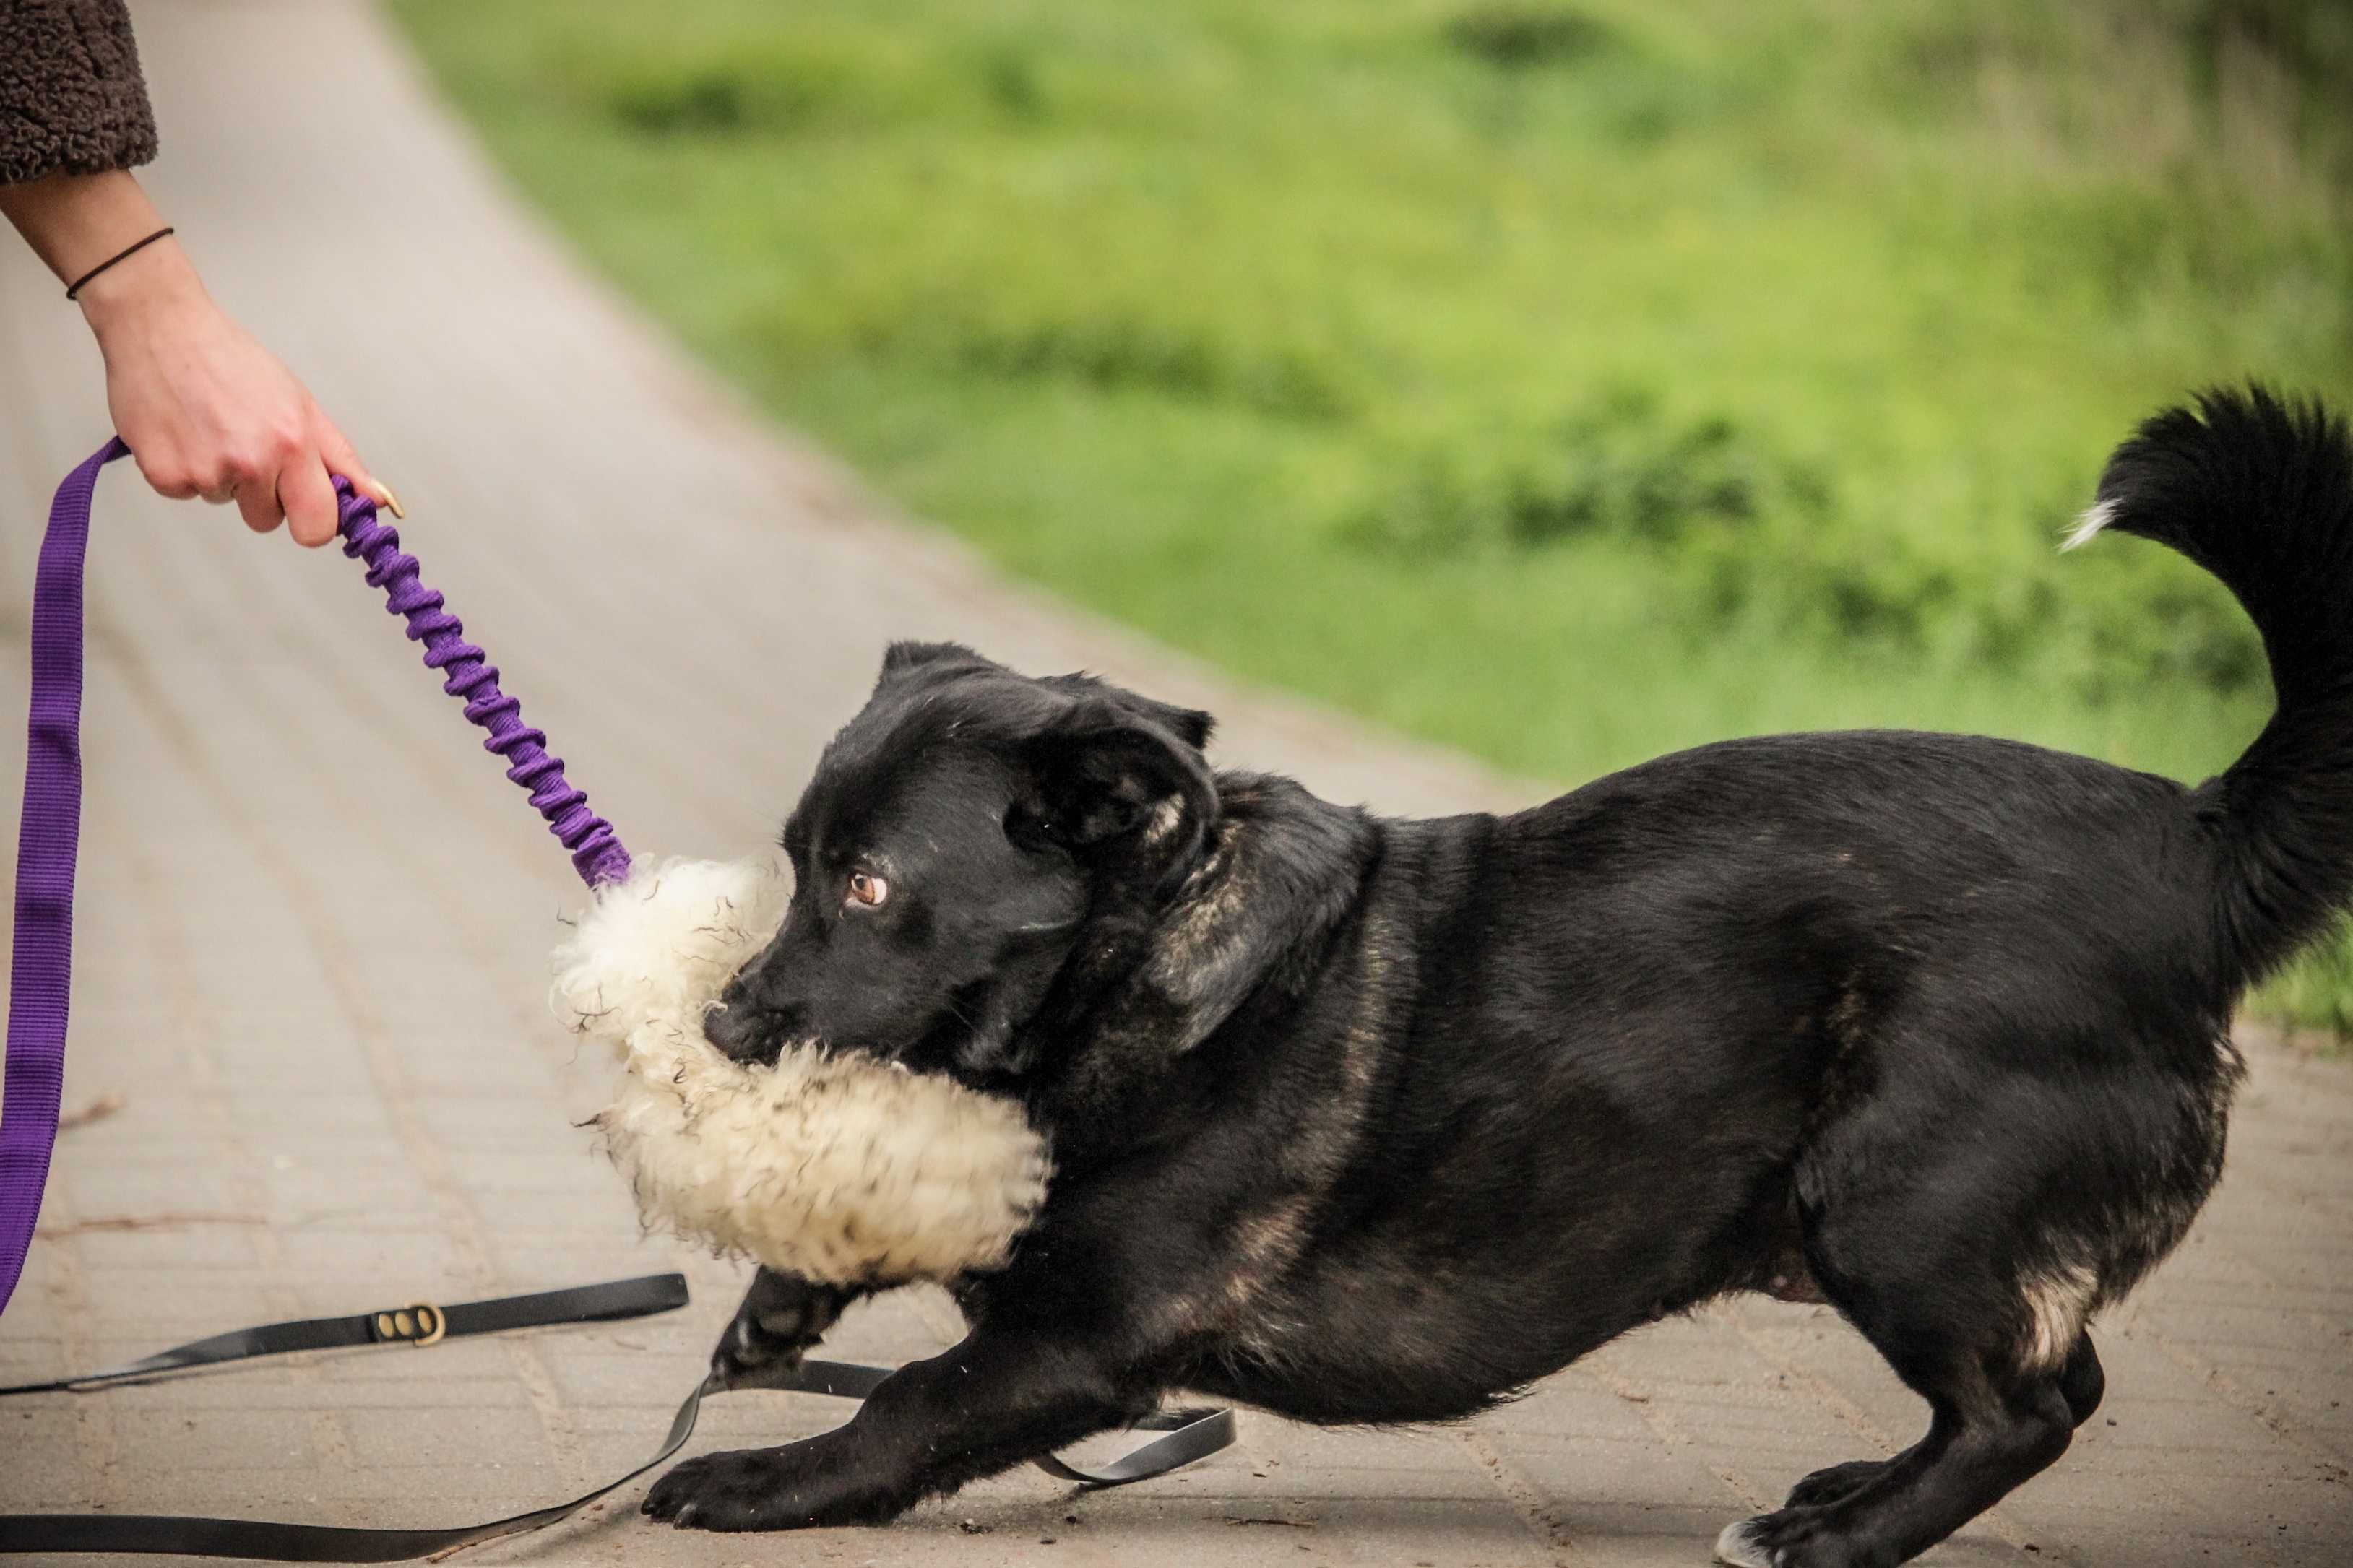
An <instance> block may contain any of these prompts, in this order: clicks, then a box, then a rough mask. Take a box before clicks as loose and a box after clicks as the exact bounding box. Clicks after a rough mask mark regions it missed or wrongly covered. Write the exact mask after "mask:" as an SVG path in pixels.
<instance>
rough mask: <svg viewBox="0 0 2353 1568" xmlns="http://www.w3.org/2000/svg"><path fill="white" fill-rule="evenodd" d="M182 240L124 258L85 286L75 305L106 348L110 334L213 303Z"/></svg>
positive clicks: (160, 243)
mask: <svg viewBox="0 0 2353 1568" xmlns="http://www.w3.org/2000/svg"><path fill="white" fill-rule="evenodd" d="M209 300H210V296H208V295H206V292H205V286H204V281H203V279H200V278H198V277H197V276H196V269H195V266H194V265H193V264H192V263H190V261H189V260H188V258H187V255H186V253H185V252H184V251H182V250H181V249H180V246H179V241H178V240H176V239H174V238H172V237H164V238H163V239H159V240H157V241H155V243H153V245H149V246H146V247H143V248H142V249H141V250H139V251H138V252H136V253H135V254H133V255H130V256H126V257H124V258H122V259H121V260H120V261H118V262H116V263H115V264H114V265H112V266H111V267H109V268H106V270H104V271H103V272H100V274H99V275H98V276H97V277H95V278H92V279H90V280H89V281H88V282H87V283H84V284H83V285H82V286H81V289H80V292H79V295H78V296H77V297H76V300H75V303H77V304H79V306H80V307H81V313H82V319H83V320H84V321H88V322H89V323H90V331H92V332H94V333H96V334H97V335H98V338H99V341H100V343H101V344H103V343H104V342H105V341H106V339H107V337H108V335H109V334H110V333H111V332H115V331H120V330H121V328H122V327H123V326H125V325H126V324H127V323H130V322H132V321H138V320H140V319H142V318H145V317H151V316H153V315H154V314H156V313H158V312H164V311H171V310H184V309H186V308H188V307H190V306H192V305H201V304H206V303H209Z"/></svg>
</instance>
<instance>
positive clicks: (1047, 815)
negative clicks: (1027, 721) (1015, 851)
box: [1006, 696, 1218, 897]
mask: <svg viewBox="0 0 2353 1568" xmlns="http://www.w3.org/2000/svg"><path fill="white" fill-rule="evenodd" d="M1152 707H1153V708H1155V709H1160V708H1165V707H1166V705H1165V704H1159V703H1154V704H1152ZM1166 711H1167V712H1168V713H1169V714H1171V715H1173V716H1176V717H1175V719H1174V721H1173V722H1164V721H1162V720H1161V719H1160V718H1159V717H1158V716H1156V715H1155V714H1153V713H1149V712H1146V711H1144V710H1138V709H1137V708H1134V707H1131V706H1129V705H1127V704H1124V703H1122V702H1119V701H1116V700H1113V699H1111V698H1110V697H1108V696H1099V697H1098V696H1091V697H1085V698H1082V699H1080V700H1078V701H1076V702H1073V703H1071V705H1070V706H1069V707H1068V708H1066V709H1063V710H1060V712H1058V713H1056V714H1054V715H1052V716H1051V717H1050V718H1048V719H1047V720H1045V721H1043V722H1042V723H1041V724H1040V726H1039V728H1038V730H1037V731H1035V732H1034V733H1033V734H1031V735H1030V736H1029V737H1028V738H1027V739H1026V740H1025V741H1024V742H1023V744H1022V748H1021V752H1022V758H1023V761H1024V763H1026V771H1027V772H1028V773H1029V780H1030V783H1031V786H1032V787H1031V790H1030V792H1029V794H1028V795H1027V796H1025V798H1023V799H1021V800H1018V801H1017V802H1016V803H1015V805H1014V807H1013V810H1012V813H1011V814H1010V815H1008V817H1007V819H1006V831H1007V832H1008V834H1010V835H1012V836H1013V837H1014V838H1015V839H1016V840H1017V841H1020V840H1023V839H1029V840H1031V841H1042V842H1050V843H1053V844H1058V845H1060V846H1061V847H1065V848H1068V849H1071V850H1073V851H1076V852H1079V853H1082V854H1086V855H1089V856H1090V857H1093V858H1114V857H1115V858H1120V859H1124V860H1127V861H1129V862H1130V863H1132V864H1134V865H1136V866H1137V867H1139V868H1146V867H1148V868H1150V869H1151V870H1152V871H1153V873H1154V874H1155V879H1156V888H1155V891H1156V893H1157V895H1158V896H1161V897H1166V895H1167V894H1168V893H1171V892H1173V891H1175V890H1176V884H1177V883H1178V882H1180V881H1182V880H1183V879H1184V877H1185V874H1186V873H1187V872H1188V871H1190V870H1191V869H1192V868H1193V866H1194V864H1195V862H1196V861H1197V860H1198V858H1200V853H1201V847H1202V845H1203V844H1205V843H1206V842H1208V837H1209V834H1210V832H1211V831H1212V830H1213V829H1214V828H1215V827H1216V826H1217V823H1218V790H1217V784H1216V783H1215V781H1214V780H1213V779H1212V778H1211V776H1210V773H1209V764H1208V759H1206V758H1205V757H1203V756H1202V755H1201V747H1200V743H1199V742H1198V741H1197V740H1195V739H1193V737H1194V736H1197V735H1198V736H1200V737H1202V738H1204V739H1206V738H1207V737H1208V721H1209V716H1208V714H1206V713H1196V712H1193V711H1192V710H1187V709H1166ZM1196 721H1198V722H1196Z"/></svg>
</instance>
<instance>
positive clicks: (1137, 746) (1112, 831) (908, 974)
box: [707, 643, 1218, 1077]
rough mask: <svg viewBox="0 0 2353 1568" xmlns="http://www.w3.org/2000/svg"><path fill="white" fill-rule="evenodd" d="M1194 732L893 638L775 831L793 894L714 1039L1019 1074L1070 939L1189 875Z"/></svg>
mask: <svg viewBox="0 0 2353 1568" xmlns="http://www.w3.org/2000/svg"><path fill="white" fill-rule="evenodd" d="M1209 726H1210V719H1209V716H1208V714H1206V713H1201V712H1197V711H1194V710H1188V709H1182V708H1174V707H1170V706H1169V705H1167V704H1166V703H1162V702H1155V701H1153V700H1150V699H1148V698H1145V697H1139V696H1137V695H1135V694H1134V693H1133V692H1130V691H1125V690H1123V689H1120V688H1118V687H1115V686H1112V685H1109V684H1106V683H1105V682H1103V681H1099V680H1096V679H1092V678H1091V677H1088V676H1079V675H1071V676H1057V677H1052V678H1050V679H1032V678H1030V677H1027V676H1022V675H1018V674H1016V673H1015V672H1013V671H1012V670H1009V669H1008V668H1005V667H1004V666H1002V665H999V664H996V663H993V662H991V661H990V660H988V659H986V658H981V657H980V656H979V655H978V654H976V653H974V652H973V651H972V650H971V649H969V648H965V647H959V646H957V645H955V644H952V643H900V644H897V645H895V646H894V647H892V649H891V650H890V652H889V653H888V654H887V655H886V656H885V657H884V658H883V661H882V675H881V680H880V681H878V682H877V683H876V685H875V688H874V693H873V695H872V696H871V698H869V699H868V700H867V703H866V706H865V708H864V709H863V710H861V711H860V713H859V715H858V716H857V717H856V718H855V719H853V720H851V721H849V725H848V726H847V727H846V728H845V729H843V730H842V731H841V733H840V734H839V735H837V736H835V737H834V740H833V742H832V743H831V744H830V745H828V747H827V748H826V751H825V753H824V755H823V756H822V757H821V758H820V759H819V761H818V768H817V773H816V776H815V777H814V778H812V779H811V780H810V782H809V785H808V788H807V790H806V791H805V792H804V793H803V794H802V795H801V799H800V804H799V805H797V806H796V807H795V808H794V811H793V814H792V816H791V818H790V819H789V820H788V821H787V822H786V825H785V835H784V845H785V851H786V854H787V855H788V856H789V857H790V858H791V860H792V867H793V874H794V889H793V898H792V903H791V906H790V907H789V909H788V910H787V911H786V916H785V921H784V925H783V926H782V928H781V929H779V930H778V931H777V932H776V938H775V940H773V941H772V942H770V943H769V944H768V946H767V948H766V949H765V951H764V952H761V954H760V955H759V957H757V958H756V959H754V961H753V962H752V963H750V964H748V965H747V966H745V968H744V971H743V973H740V974H738V975H737V976H736V977H735V979H734V981H733V983H732V984H729V985H728V987H727V989H726V991H725V993H724V994H723V995H722V997H721V999H720V1002H719V1005H717V1006H716V1007H715V1008H714V1009H713V1010H712V1013H711V1015H710V1016H709V1018H708V1020H707V1023H708V1026H709V1032H710V1035H711V1038H712V1043H713V1044H715V1045H717V1046H718V1047H719V1048H720V1049H722V1050H723V1051H725V1052H726V1053H727V1054H728V1055H729V1056H731V1057H733V1058H736V1059H737V1060H739V1061H770V1060H773V1059H775V1058H776V1053H777V1051H778V1050H779V1049H780V1048H781V1047H783V1046H784V1045H785V1044H786V1043H787V1042H789V1041H793V1040H800V1039H810V1040H815V1041H818V1042H819V1043H822V1044H824V1045H828V1046H831V1047H847V1048H856V1049H860V1050H865V1051H869V1052H872V1053H874V1054H876V1055H879V1056H883V1057H887V1058H892V1059H893V1060H899V1061H903V1062H906V1063H907V1064H908V1065H910V1066H912V1067H919V1068H951V1069H953V1070H956V1071H958V1072H960V1073H963V1074H965V1075H969V1076H974V1077H987V1076H991V1075H997V1074H1004V1073H1010V1072H1018V1071H1020V1070H1022V1069H1023V1068H1026V1067H1028V1066H1029V1065H1030V1064H1029V1062H1028V1061H1027V1060H1026V1059H1025V1058H1024V1054H1023V1053H1022V1052H1021V1051H1020V1050H1019V1049H1018V1047H1017V1045H1016V1041H1017V1037H1018V1033H1019V1030H1020V1028H1021V1026H1022V1025H1023V1024H1025V1023H1026V1022H1028V1021H1029V1019H1030V1017H1031V1016H1034V1015H1035V1014H1036V1012H1037V1010H1038V1008H1039V1005H1040V1004H1041V1003H1042V1002H1043V1001H1044V1000H1045V998H1046V996H1047V994H1048V992H1049V991H1050V989H1051V988H1052V986H1053V984H1054V983H1055V980H1056V978H1057V977H1058V976H1059V975H1060V973H1062V971H1063V969H1064V966H1065V965H1066V964H1067V963H1069V962H1070V960H1071V956H1072V954H1073V952H1075V951H1076V950H1077V948H1078V947H1079V945H1080V943H1081V942H1082V941H1084V940H1086V939H1087V937H1088V934H1089V932H1090V931H1096V930H1099V929H1100V924H1101V922H1102V921H1105V920H1113V921H1116V920H1119V919H1122V918H1123V917H1124V918H1127V919H1131V920H1139V921H1140V920H1147V919H1148V918H1149V917H1150V915H1151V913H1152V912H1153V911H1154V910H1156V909H1157V908H1159V907H1160V906H1161V905H1163V904H1165V903H1166V900H1168V899H1169V898H1170V897H1171V896H1173V895H1174V893H1175V892H1176V889H1178V888H1179V887H1180V886H1181V885H1182V884H1183V882H1184V880H1185V879H1186V878H1187V875H1189V874H1190V873H1191V871H1192V870H1193V869H1194V868H1195V867H1196V866H1198V864H1199V862H1200V860H1201V858H1202V855H1203V852H1204V846H1205V844H1206V843H1208V840H1209V837H1210V835H1211V834H1212V832H1213V830H1214V829H1215V827H1216V826H1217V820H1218V795H1217V788H1216V785H1215V784H1214V783H1213V781H1212V779H1211V776H1210V773H1209V768H1208V763H1207V762H1206V761H1205V760H1204V759H1203V757H1202V755H1201V748H1202V745H1203V744H1204V743H1205V742H1207V741H1208V734H1209Z"/></svg>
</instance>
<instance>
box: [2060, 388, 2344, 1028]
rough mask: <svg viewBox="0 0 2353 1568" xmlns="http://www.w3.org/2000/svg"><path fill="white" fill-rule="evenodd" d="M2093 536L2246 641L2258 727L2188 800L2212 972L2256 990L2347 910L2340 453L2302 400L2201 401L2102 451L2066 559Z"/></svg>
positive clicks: (2340, 424) (2213, 395)
mask: <svg viewBox="0 0 2353 1568" xmlns="http://www.w3.org/2000/svg"><path fill="white" fill-rule="evenodd" d="M2104 530H2114V531H2119V532H2124V533H2135V534H2138V535H2140V536H2141V537H2142V538H2144V539H2153V540H2155V541H2157V542H2158V543H2160V544H2166V545H2170V546H2171V547H2172V548H2173V549H2175V550H2178V551H2179V552H2181V553H2182V554H2184V555H2187V556H2188V557H2189V559H2190V560H2192V561H2195V562H2196V563H2198V564H2199V565H2200V566H2203V567H2204V568H2205V569H2206V570H2207V571H2209V572H2211V573H2212V574H2214V575H2215V576H2217V577H2219V578H2221V580H2222V582H2223V584H2225V585H2226V586H2227V587H2229V588H2230V590H2231V592H2232V594H2233V595H2237V597H2238V601H2239V603H2240V605H2242V606H2243V607H2244V608H2245V610H2246V612H2247V615H2248V616H2249V617H2250V618H2252V619H2253V621H2254V623H2255V629H2256V630H2257V631H2258V632H2260V633H2262V634H2263V651H2264V653H2265V654H2266V655H2267V656H2269V658H2270V660H2271V669H2272V689H2273V693H2274V701H2275V703H2276V708H2275V710H2274V713H2273V714H2272V719H2271V722H2270V723H2269V724H2267V725H2265V726H2264V727H2263V733H2262V734H2261V735H2259V736H2257V737H2256V739H2255V742H2254V744H2253V745H2252V746H2250V747H2248V748H2247V752H2246V754H2245V755H2244V756H2242V757H2241V758H2240V759H2239V760H2238V762H2236V763H2233V764H2232V767H2231V769H2230V771H2229V772H2227V773H2223V774H2222V775H2221V777H2220V778H2217V779H2213V780H2211V781H2209V782H2208V783H2207V784H2205V785H2204V786H2202V787H2201V788H2200V791H2199V802H2200V805H2201V807H2203V809H2204V811H2205V813H2206V814H2207V816H2208V820H2209V823H2210V826H2211V828H2212V829H2213V831H2214V833H2215V835H2216V837H2217V843H2218V847H2219V849H2220V851H2221V856H2222V859H2223V868H2222V870H2223V877H2222V882H2221V909H2220V910H2218V911H2217V913H2218V914H2219V916H2220V917H2221V937H2222V941H2223V942H2224V945H2225V949H2226V952H2225V961H2226V963H2229V964H2230V966H2231V967H2232V969H2233V970H2235V971H2236V973H2237V974H2238V976H2239V978H2240V979H2241V980H2242V981H2244V980H2253V979H2255V978H2259V977H2260V976H2262V975H2263V974H2264V973H2267V972H2269V971H2270V970H2272V969H2273V968H2274V967H2276V966H2277V965H2278V964H2280V963H2284V961H2285V960H2286V959H2288V958H2289V957H2290V956H2292V955H2293V954H2294V953H2295V951H2296V949H2297V948H2298V947H2300V946H2302V945H2303V944H2304V943H2305V942H2308V941H2310V940H2311V939H2312V938H2313V937H2315V936H2316V935H2318V934H2319V933H2320V931H2322V930H2323V929H2324V928H2325V927H2326V926H2327V924H2328V922H2329V921H2331V919H2332V918H2334V916H2335V915H2336V914H2337V911H2338V910H2341V909H2343V908H2345V907H2346V905H2347V903H2348V900H2353V439H2348V436H2347V432H2346V426H2345V423H2344V421H2343V420H2342V419H2339V418H2337V417H2334V416H2331V415H2330V414H2329V413H2328V412H2327V410H2326V409H2324V408H2323V407H2321V406H2320V405H2319V404H2318V403H2316V402H2310V403H2297V402H2283V401H2281V400H2280V399H2279V398H2277V397H2274V395H2271V394H2270V393H2268V392H2266V391H2264V390H2263V388H2262V387H2260V386H2251V387H2249V388H2248V389H2247V390H2246V391H2245V392H2243V393H2242V392H2235V391H2213V392H2208V393H2205V394H2203V395H2200V397H2199V398H2198V402H2197V407H2196V409H2195V410H2192V409H2189V408H2175V409H2171V410H2168V412H2166V413H2163V414H2160V415H2158V416H2156V417H2155V418H2153V419H2151V420H2149V421H2148V422H2147V424H2145V425H2143V426H2141V427H2140V429H2139V431H2138V432H2137V433H2136V434H2135V435H2134V436H2133V437H2132V438H2131V439H2130V440H2128V441H2126V443H2125V444H2124V445H2123V446H2122V447H2118V448H2117V449H2116V456H2114V457H2113V458H2109V459H2108V466H2107V469H2106V471H2105V473H2103V474H2102V475H2101V476H2100V489H2099V497H2098V501H2097V504H2095V505H2094V507H2093V508H2092V510H2090V511H2088V512H2086V513H2085V514H2084V522H2083V525H2082V526H2081V527H2080V528H2078V529H2077V530H2076V531H2075V533H2074V534H2073V536H2072V537H2071V538H2070V539H2069V540H2068V541H2067V543H2068V546H2069V547H2070V548H2072V547H2073V546H2074V545H2077V544H2080V543H2082V542H2084V541H2085V540H2087V539H2089V538H2091V537H2092V536H2093V535H2094V534H2095V533H2098V532H2100V531H2104Z"/></svg>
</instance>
